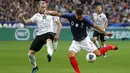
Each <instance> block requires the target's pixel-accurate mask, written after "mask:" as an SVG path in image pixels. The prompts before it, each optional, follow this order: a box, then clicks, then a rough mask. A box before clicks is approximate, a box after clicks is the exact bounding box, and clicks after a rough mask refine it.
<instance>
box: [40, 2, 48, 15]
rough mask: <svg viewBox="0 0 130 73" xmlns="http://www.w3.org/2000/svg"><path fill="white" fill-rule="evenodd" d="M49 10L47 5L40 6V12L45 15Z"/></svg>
mask: <svg viewBox="0 0 130 73" xmlns="http://www.w3.org/2000/svg"><path fill="white" fill-rule="evenodd" d="M46 9H47V5H46V4H45V3H41V4H39V11H40V12H42V13H44V12H45V11H46Z"/></svg>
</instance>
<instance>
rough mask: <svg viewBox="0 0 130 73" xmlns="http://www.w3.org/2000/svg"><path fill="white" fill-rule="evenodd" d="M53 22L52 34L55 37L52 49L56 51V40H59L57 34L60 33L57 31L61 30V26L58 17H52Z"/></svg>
mask: <svg viewBox="0 0 130 73" xmlns="http://www.w3.org/2000/svg"><path fill="white" fill-rule="evenodd" d="M53 20H54V22H53V27H54V29H53V30H54V31H53V32H54V35H55V37H54V41H53V48H54V51H56V49H57V46H58V40H59V33H60V32H59V31H60V30H61V28H62V24H61V22H60V18H59V17H58V16H53ZM58 27H59V28H58ZM57 37H58V38H57Z"/></svg>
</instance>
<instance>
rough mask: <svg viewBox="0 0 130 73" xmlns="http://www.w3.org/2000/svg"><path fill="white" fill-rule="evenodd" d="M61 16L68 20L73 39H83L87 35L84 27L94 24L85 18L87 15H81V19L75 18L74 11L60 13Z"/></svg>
mask: <svg viewBox="0 0 130 73" xmlns="http://www.w3.org/2000/svg"><path fill="white" fill-rule="evenodd" d="M61 17H64V18H67V19H68V20H69V22H70V26H71V32H72V35H73V39H74V40H75V41H81V40H83V39H85V38H86V37H87V32H86V31H87V28H86V27H93V24H94V23H93V22H92V21H91V20H90V19H89V18H87V16H83V17H82V20H77V19H76V16H75V14H74V13H65V14H62V15H61Z"/></svg>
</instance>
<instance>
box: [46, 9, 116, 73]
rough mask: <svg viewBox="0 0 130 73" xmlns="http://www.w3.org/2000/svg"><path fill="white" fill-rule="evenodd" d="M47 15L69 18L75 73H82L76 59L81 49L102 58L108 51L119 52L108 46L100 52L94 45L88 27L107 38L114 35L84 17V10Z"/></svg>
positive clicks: (70, 58)
mask: <svg viewBox="0 0 130 73" xmlns="http://www.w3.org/2000/svg"><path fill="white" fill-rule="evenodd" d="M45 13H46V14H50V15H54V16H60V17H63V18H67V19H68V20H69V22H70V26H71V32H72V35H73V41H72V44H71V46H70V48H69V60H70V64H71V65H72V67H73V68H74V70H75V73H80V69H79V67H78V62H77V60H76V58H75V56H76V54H77V53H78V52H80V50H81V49H84V50H86V51H87V52H93V53H94V54H95V55H96V56H101V55H103V54H104V53H106V52H107V51H108V50H117V49H118V48H117V47H116V46H112V45H107V46H106V47H103V48H100V49H99V50H98V49H97V47H96V46H95V45H94V43H93V42H92V41H91V40H90V38H89V37H88V34H87V33H86V31H87V29H86V27H88V26H90V27H93V28H95V29H96V30H98V31H100V32H101V33H103V34H104V35H106V36H110V37H111V36H112V33H109V32H106V31H104V30H103V29H102V28H100V27H99V26H97V25H96V24H95V23H93V22H92V21H91V20H90V19H89V18H88V17H87V16H84V15H83V10H82V9H81V8H77V9H76V10H75V13H59V12H56V11H47V12H45Z"/></svg>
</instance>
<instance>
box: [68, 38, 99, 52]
mask: <svg viewBox="0 0 130 73" xmlns="http://www.w3.org/2000/svg"><path fill="white" fill-rule="evenodd" d="M81 49H84V50H86V51H87V52H93V51H94V50H96V49H97V47H96V46H95V45H94V43H93V42H92V41H91V40H90V38H89V37H88V36H87V37H86V38H85V39H84V40H82V41H75V40H73V41H72V44H71V46H70V48H69V51H70V50H73V51H74V52H76V53H78V52H80V50H81Z"/></svg>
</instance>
